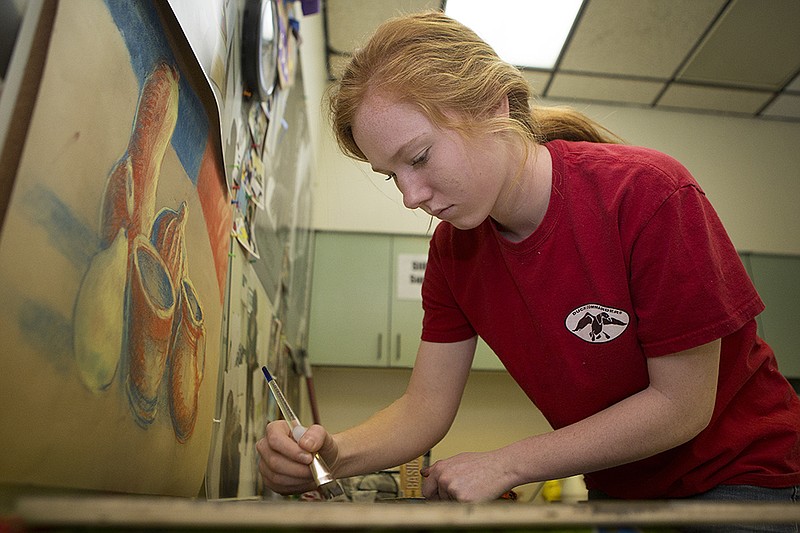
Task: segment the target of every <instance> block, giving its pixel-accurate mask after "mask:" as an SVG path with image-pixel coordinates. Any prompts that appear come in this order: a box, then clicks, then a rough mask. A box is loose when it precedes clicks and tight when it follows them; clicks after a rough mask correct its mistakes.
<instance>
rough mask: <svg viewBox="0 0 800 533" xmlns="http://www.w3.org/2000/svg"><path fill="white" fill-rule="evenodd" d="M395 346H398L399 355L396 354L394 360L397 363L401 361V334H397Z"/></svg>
mask: <svg viewBox="0 0 800 533" xmlns="http://www.w3.org/2000/svg"><path fill="white" fill-rule="evenodd" d="M395 344H397V346H396V348H397V353H395V354H394V360H395V361H399V360H400V334H399V333H398V334H397V339H396V340H395Z"/></svg>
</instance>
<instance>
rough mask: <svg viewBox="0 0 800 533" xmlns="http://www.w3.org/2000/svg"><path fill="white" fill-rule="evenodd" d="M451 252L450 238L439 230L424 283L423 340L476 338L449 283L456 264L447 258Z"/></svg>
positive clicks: (429, 254)
mask: <svg viewBox="0 0 800 533" xmlns="http://www.w3.org/2000/svg"><path fill="white" fill-rule="evenodd" d="M450 246H452V244H450ZM447 249H448V243H447V239H446V236H443V235H442V234H441V230H440V228H437V230H436V232H435V233H434V236H433V238H432V239H431V244H430V250H429V251H428V264H427V266H426V267H425V279H424V280H423V282H422V308H423V310H424V312H425V314H424V316H423V319H422V340H424V341H428V342H458V341H463V340H466V339H469V338H472V337H474V336H475V335H476V333H475V330H474V329H473V327H472V326H471V325H470V323H469V321H468V320H467V317H466V316H465V315H464V313H463V311H462V310H461V307H460V306H459V305H458V303H457V301H456V298H455V296H454V295H453V292H452V290H451V288H450V285H449V283H448V282H447V276H446V274H445V268H447V266H446V265H447V264H452V262H449V263H448V261H447V260H446V258H444V257H443V255H445V254H446V252H447ZM451 268H452V267H451Z"/></svg>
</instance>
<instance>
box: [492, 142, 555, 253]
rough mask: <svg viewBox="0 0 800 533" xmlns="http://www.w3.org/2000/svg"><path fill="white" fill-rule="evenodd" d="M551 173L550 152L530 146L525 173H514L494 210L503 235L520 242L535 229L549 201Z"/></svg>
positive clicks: (494, 215)
mask: <svg viewBox="0 0 800 533" xmlns="http://www.w3.org/2000/svg"><path fill="white" fill-rule="evenodd" d="M552 176H553V165H552V160H551V158H550V152H549V151H548V150H547V148H546V147H544V146H541V145H538V144H533V145H531V146H530V152H529V155H528V158H527V159H526V160H525V166H524V167H523V169H522V172H521V173H519V174H517V173H514V174H513V175H512V177H511V178H510V179H509V182H508V183H507V184H506V186H505V190H504V192H503V194H502V195H501V197H500V198H499V199H498V202H497V206H496V207H495V209H494V210H493V211H492V213H491V217H492V219H494V221H495V222H496V223H497V227H498V229H499V230H500V233H501V234H502V235H503V237H505V238H506V239H508V240H510V241H513V242H519V241H522V240H525V239H527V238H528V237H530V236H531V234H533V232H534V231H536V228H538V227H539V224H541V222H542V219H544V215H545V213H546V212H547V206H548V204H549V203H550V191H551V187H552V182H553V180H552Z"/></svg>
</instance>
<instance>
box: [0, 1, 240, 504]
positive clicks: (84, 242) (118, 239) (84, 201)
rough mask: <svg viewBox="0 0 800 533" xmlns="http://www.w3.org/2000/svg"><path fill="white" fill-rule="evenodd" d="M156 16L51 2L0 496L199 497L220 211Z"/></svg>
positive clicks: (205, 132)
mask: <svg viewBox="0 0 800 533" xmlns="http://www.w3.org/2000/svg"><path fill="white" fill-rule="evenodd" d="M166 5H167V4H166V3H164V4H161V6H160V7H159V6H158V5H157V3H150V2H128V1H126V0H106V1H103V0H85V1H82V2H59V3H58V9H57V12H56V18H55V22H54V25H53V29H52V33H51V36H50V43H49V48H48V52H47V58H46V62H45V66H44V71H43V73H42V76H41V80H40V85H39V89H38V95H37V98H36V102H35V106H34V109H33V114H32V117H31V120H30V124H29V125H28V132H27V137H26V140H25V144H24V147H23V150H22V153H21V156H20V160H19V165H18V170H17V175H16V179H15V181H14V189H13V192H12V194H11V197H10V201H9V205H8V209H7V212H6V218H5V221H4V224H3V227H2V234H1V235H0V299H2V301H3V302H4V305H3V306H2V308H0V339H1V340H0V342H1V343H2V358H1V359H0V390H2V391H3V392H2V394H3V401H2V403H1V404H0V413H2V415H1V416H2V420H3V427H2V429H0V433H1V434H2V437H1V439H2V442H3V444H4V453H3V455H2V457H1V458H0V483H10V484H25V485H44V486H60V487H70V488H85V489H95V490H110V491H120V492H134V493H149V494H168V495H183V496H194V495H197V494H198V491H199V490H200V488H201V486H202V482H203V477H204V474H205V470H206V464H207V460H208V455H209V448H210V444H211V441H212V431H213V417H214V410H215V404H216V394H217V388H218V383H217V380H218V375H219V372H218V369H219V360H220V351H221V350H220V348H221V345H222V343H221V339H220V334H221V323H222V313H223V304H224V296H225V291H226V285H227V272H228V252H229V246H230V228H231V209H230V200H229V198H228V192H227V186H226V181H225V174H224V164H223V162H222V155H221V154H222V148H221V146H220V141H219V127H218V122H216V120H218V117H215V118H214V120H212V118H211V117H212V115H211V113H215V112H216V109H213V106H211V107H212V108H211V109H209V106H208V105H207V103H206V102H207V100H208V98H207V93H210V92H211V89H210V88H209V87H208V86H205V87H204V86H203V85H202V84H198V83H197V81H196V80H198V79H203V80H205V77H204V76H202V75H201V76H197V75H196V73H194V71H193V69H196V68H199V67H198V65H197V64H196V62H194V58H193V56H191V54H186V53H185V52H184V51H182V50H181V49H176V47H175V43H174V39H172V40H168V39H167V37H166V36H167V35H172V36H176V35H177V36H180V35H182V34H181V32H180V31H175V30H174V29H172V30H169V31H165V29H164V26H163V25H164V24H165V23H166V22H165V20H167V19H166V18H165V17H164V16H163V12H159V11H158V10H159V9H162V10H163V9H167V10H168V9H169V8H168V7H166V8H165V7H164V6H166ZM201 74H202V73H201ZM211 101H212V102H213V96H212V98H211Z"/></svg>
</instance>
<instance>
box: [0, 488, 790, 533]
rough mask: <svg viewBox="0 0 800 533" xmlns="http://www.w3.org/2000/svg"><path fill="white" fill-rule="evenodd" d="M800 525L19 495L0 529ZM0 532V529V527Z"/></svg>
mask: <svg viewBox="0 0 800 533" xmlns="http://www.w3.org/2000/svg"><path fill="white" fill-rule="evenodd" d="M795 522H800V504H797V505H793V504H774V503H735V504H731V503H725V502H715V503H708V502H685V501H650V502H617V501H615V502H592V503H588V502H587V503H576V504H523V503H512V502H492V503H482V504H459V503H444V502H424V501H420V502H402V501H401V502H377V503H365V504H356V503H349V502H302V501H285V500H278V501H263V500H258V501H241V500H237V501H232V500H229V501H205V500H192V499H180V498H168V497H141V496H109V497H105V496H22V497H20V498H18V499H17V500H16V501H15V502H14V503H13V505H12V506H11V512H10V513H6V515H5V516H3V518H2V521H1V522H0V526H2V524H3V523H5V524H18V525H21V526H22V527H23V528H25V529H33V530H35V529H47V530H48V531H53V530H56V531H57V530H58V528H64V529H66V528H69V530H70V531H74V530H76V529H80V528H86V529H92V530H98V529H104V528H107V529H117V530H118V529H122V528H136V529H138V530H142V529H151V530H159V531H164V530H169V529H175V530H177V529H184V530H185V529H204V530H209V529H225V530H226V531H233V530H254V529H261V530H264V529H293V530H314V531H319V530H325V529H332V530H337V529H338V530H343V529H346V530H359V529H361V530H375V529H398V530H399V529H402V530H406V531H408V530H426V531H428V530H432V529H475V530H480V529H492V530H502V529H520V528H524V529H526V530H531V529H551V530H552V529H573V530H576V529H587V530H591V529H593V528H597V527H604V528H645V529H659V528H665V529H672V528H674V527H676V526H681V525H702V524H735V523H749V524H765V523H795ZM2 529H3V528H2V527H0V530H2Z"/></svg>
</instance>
